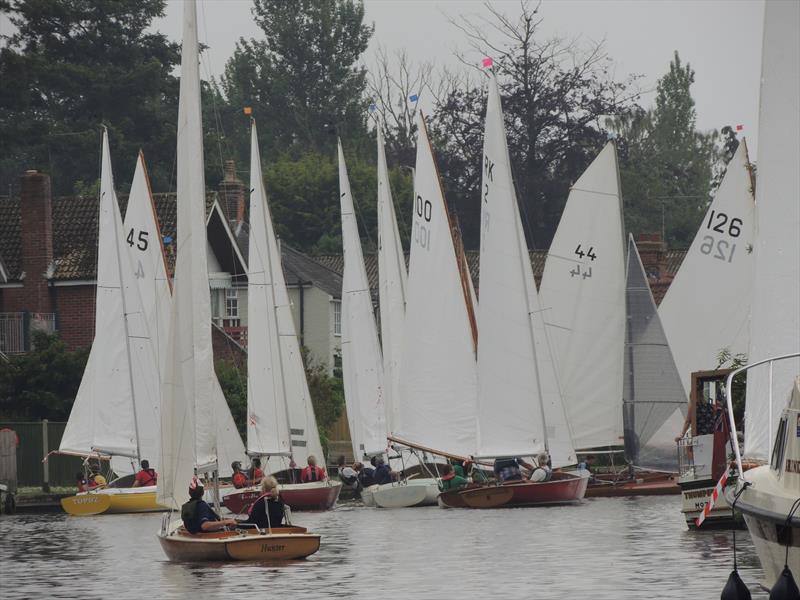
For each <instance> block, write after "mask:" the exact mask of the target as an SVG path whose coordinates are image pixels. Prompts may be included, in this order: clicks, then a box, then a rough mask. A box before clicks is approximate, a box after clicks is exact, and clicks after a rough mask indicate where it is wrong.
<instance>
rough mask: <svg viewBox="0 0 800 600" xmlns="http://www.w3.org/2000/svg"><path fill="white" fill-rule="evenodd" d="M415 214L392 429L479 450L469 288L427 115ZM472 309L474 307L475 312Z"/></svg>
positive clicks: (419, 440)
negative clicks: (452, 230)
mask: <svg viewBox="0 0 800 600" xmlns="http://www.w3.org/2000/svg"><path fill="white" fill-rule="evenodd" d="M417 125H418V132H419V135H418V138H417V170H416V177H415V181H414V198H415V200H414V220H413V226H412V227H413V229H412V235H411V258H410V263H409V274H408V289H407V297H406V324H405V334H404V337H403V354H402V357H401V364H402V369H401V371H400V398H399V400H398V405H397V406H396V409H395V410H396V419H397V420H396V422H395V423H394V426H395V430H394V434H395V435H396V436H397V437H398V438H401V439H402V440H405V441H408V442H410V443H413V444H416V445H421V446H427V447H429V448H433V449H435V450H440V451H442V452H449V453H451V454H458V455H464V456H466V455H469V454H471V453H472V452H474V450H475V417H476V410H477V406H476V402H477V369H476V364H475V346H474V341H473V337H472V325H471V321H470V319H471V317H470V311H471V307H469V306H468V304H467V303H468V302H471V296H470V292H469V289H468V288H467V287H465V284H464V283H463V280H462V277H461V274H462V271H461V270H460V268H459V259H458V258H457V255H456V248H455V245H454V243H453V236H452V233H451V230H450V220H449V217H448V214H447V206H446V205H445V200H444V195H443V193H442V189H441V187H440V184H439V175H438V172H437V170H436V164H435V163H434V158H433V151H432V149H431V145H430V141H429V140H428V132H427V130H426V128H425V122H424V120H423V119H422V116H421V115H420V116H419V117H418V120H417ZM473 314H474V313H473Z"/></svg>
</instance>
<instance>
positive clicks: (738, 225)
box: [700, 210, 743, 262]
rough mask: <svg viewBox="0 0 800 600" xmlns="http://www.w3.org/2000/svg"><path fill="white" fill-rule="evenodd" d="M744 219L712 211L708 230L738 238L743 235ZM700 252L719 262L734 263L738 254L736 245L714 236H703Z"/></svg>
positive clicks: (707, 225) (707, 226)
mask: <svg viewBox="0 0 800 600" xmlns="http://www.w3.org/2000/svg"><path fill="white" fill-rule="evenodd" d="M742 224H743V221H742V219H740V218H738V217H733V218H731V217H729V216H728V215H727V214H726V213H724V212H717V211H715V210H712V211H711V214H709V216H708V221H707V222H706V229H708V230H709V231H710V232H716V233H718V234H722V235H727V236H730V237H732V238H738V237H739V236H740V235H741V233H742ZM700 252H702V253H703V254H708V255H710V256H713V257H714V258H716V259H718V260H722V261H725V262H732V261H733V255H734V253H735V252H736V243H735V242H734V241H729V240H726V239H718V238H717V237H716V236H714V235H711V234H709V235H705V236H703V243H702V244H700Z"/></svg>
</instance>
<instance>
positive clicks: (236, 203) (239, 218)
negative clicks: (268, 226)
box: [219, 160, 247, 229]
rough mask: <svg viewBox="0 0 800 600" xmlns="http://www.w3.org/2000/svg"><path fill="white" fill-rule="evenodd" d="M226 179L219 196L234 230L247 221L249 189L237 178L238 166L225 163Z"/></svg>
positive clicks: (228, 162) (222, 183)
mask: <svg viewBox="0 0 800 600" xmlns="http://www.w3.org/2000/svg"><path fill="white" fill-rule="evenodd" d="M224 171H225V177H224V179H223V180H222V181H221V182H220V184H219V196H220V200H221V204H222V207H223V209H224V210H225V216H226V218H227V219H228V222H229V223H232V224H233V227H234V229H235V228H236V227H237V226H239V225H240V224H241V223H242V222H243V221H244V220H245V213H246V198H247V194H246V193H245V192H246V191H247V188H246V187H245V185H244V183H242V180H241V179H239V178H238V177H237V176H236V164H235V163H234V162H233V161H232V160H226V161H225V169H224Z"/></svg>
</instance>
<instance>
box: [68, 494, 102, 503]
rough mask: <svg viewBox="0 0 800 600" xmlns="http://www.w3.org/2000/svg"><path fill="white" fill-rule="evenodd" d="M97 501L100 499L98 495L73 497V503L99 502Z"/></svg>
mask: <svg viewBox="0 0 800 600" xmlns="http://www.w3.org/2000/svg"><path fill="white" fill-rule="evenodd" d="M99 501H100V498H99V496H83V497H82V498H75V500H74V503H75V504H94V503H96V502H99Z"/></svg>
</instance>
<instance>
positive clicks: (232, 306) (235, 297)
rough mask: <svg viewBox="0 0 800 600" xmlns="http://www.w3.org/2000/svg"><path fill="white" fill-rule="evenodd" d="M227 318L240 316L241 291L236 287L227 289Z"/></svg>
mask: <svg viewBox="0 0 800 600" xmlns="http://www.w3.org/2000/svg"><path fill="white" fill-rule="evenodd" d="M225 318H226V319H238V318H239V291H238V290H237V289H236V288H228V289H226V290H225Z"/></svg>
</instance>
